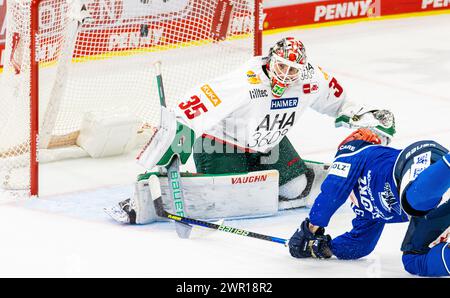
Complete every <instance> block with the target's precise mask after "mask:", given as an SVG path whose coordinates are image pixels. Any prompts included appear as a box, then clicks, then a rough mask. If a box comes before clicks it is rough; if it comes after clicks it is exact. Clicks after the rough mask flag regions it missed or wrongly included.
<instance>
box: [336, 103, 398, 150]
mask: <svg viewBox="0 0 450 298" xmlns="http://www.w3.org/2000/svg"><path fill="white" fill-rule="evenodd" d="M355 108H356V107H354V106H349V107H346V110H344V111H343V112H342V113H341V114H340V115H339V116H338V117H337V118H336V121H335V126H336V127H340V126H344V127H348V128H362V127H367V128H369V129H370V130H372V131H373V132H375V133H376V134H377V135H379V136H380V137H381V138H382V141H383V142H382V144H383V145H388V144H389V143H390V142H391V139H392V137H393V136H394V134H395V132H396V130H395V118H394V114H393V113H392V112H391V111H388V110H374V109H371V110H369V109H368V108H366V107H360V108H359V109H357V110H355Z"/></svg>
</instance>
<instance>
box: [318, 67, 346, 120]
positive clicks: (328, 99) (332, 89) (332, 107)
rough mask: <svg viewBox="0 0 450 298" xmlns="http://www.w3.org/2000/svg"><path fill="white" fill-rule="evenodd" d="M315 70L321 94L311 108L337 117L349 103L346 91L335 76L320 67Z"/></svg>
mask: <svg viewBox="0 0 450 298" xmlns="http://www.w3.org/2000/svg"><path fill="white" fill-rule="evenodd" d="M314 68H315V73H314V77H315V78H314V79H315V80H316V81H317V82H318V83H319V90H320V92H319V93H318V94H317V98H316V100H315V101H313V103H312V104H311V108H313V109H314V110H316V111H317V112H319V113H321V114H326V115H328V116H331V117H337V116H338V115H339V114H340V112H341V110H342V107H343V106H344V105H345V104H346V103H347V102H348V100H347V95H346V93H345V90H344V88H343V87H342V85H341V84H340V83H339V82H338V81H337V79H336V78H335V77H334V76H332V75H330V74H329V73H327V72H325V71H324V70H323V69H322V68H321V67H320V66H315V67H314Z"/></svg>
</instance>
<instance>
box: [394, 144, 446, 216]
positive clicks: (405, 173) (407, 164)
mask: <svg viewBox="0 0 450 298" xmlns="http://www.w3.org/2000/svg"><path fill="white" fill-rule="evenodd" d="M449 159H450V158H449V151H448V149H447V148H445V147H443V146H442V145H440V144H439V143H436V142H434V141H418V142H415V143H413V144H411V145H409V146H408V147H406V148H405V149H403V150H402V152H401V153H400V155H399V157H398V158H397V162H396V164H395V168H394V177H395V180H396V181H397V185H400V186H401V185H403V184H404V183H407V185H406V186H404V187H403V189H402V190H401V193H400V200H401V203H402V208H403V210H404V211H405V212H406V213H408V214H409V215H412V216H424V215H426V214H427V213H428V211H430V210H431V209H433V208H435V207H436V206H437V205H438V204H439V202H440V201H441V197H442V195H443V194H444V193H445V191H446V190H447V189H448V187H449V183H450V182H449V180H450V174H449V173H450V171H449V167H448V161H449ZM427 164H428V166H426V165H427ZM424 167H426V168H425V169H423V168H424ZM421 170H422V172H420V173H419V174H418V175H416V174H415V173H416V172H419V171H421ZM416 176H417V177H416Z"/></svg>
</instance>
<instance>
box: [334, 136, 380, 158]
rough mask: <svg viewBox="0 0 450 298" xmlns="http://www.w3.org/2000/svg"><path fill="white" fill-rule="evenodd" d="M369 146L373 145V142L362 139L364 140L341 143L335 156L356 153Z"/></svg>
mask: <svg viewBox="0 0 450 298" xmlns="http://www.w3.org/2000/svg"><path fill="white" fill-rule="evenodd" d="M368 146H373V144H372V143H369V142H366V141H362V140H354V141H350V142H347V143H345V144H343V145H341V146H340V147H339V148H338V151H337V153H336V155H335V157H338V156H342V155H344V154H351V153H355V152H357V151H359V150H361V149H363V148H365V147H368Z"/></svg>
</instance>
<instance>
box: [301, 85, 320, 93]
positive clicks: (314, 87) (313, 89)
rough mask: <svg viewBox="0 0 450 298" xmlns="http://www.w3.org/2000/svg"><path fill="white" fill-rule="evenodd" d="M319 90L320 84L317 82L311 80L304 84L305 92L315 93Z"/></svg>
mask: <svg viewBox="0 0 450 298" xmlns="http://www.w3.org/2000/svg"><path fill="white" fill-rule="evenodd" d="M318 91H319V84H318V83H317V82H311V83H308V84H303V93H305V94H313V93H317V92H318Z"/></svg>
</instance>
